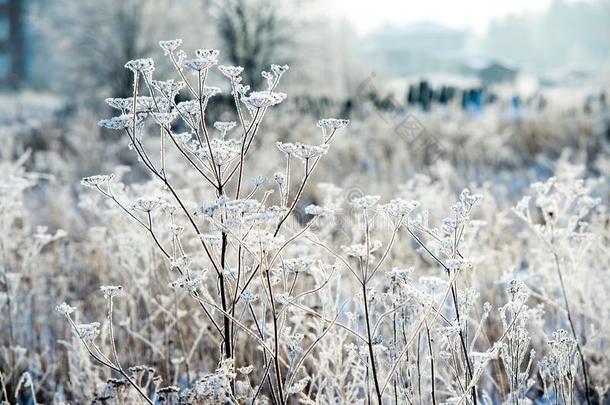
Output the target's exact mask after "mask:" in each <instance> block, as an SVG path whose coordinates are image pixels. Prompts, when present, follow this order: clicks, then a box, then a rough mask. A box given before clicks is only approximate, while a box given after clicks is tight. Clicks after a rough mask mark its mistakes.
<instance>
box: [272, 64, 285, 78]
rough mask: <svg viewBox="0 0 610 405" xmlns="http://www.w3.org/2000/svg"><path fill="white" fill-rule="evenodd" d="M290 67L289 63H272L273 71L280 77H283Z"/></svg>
mask: <svg viewBox="0 0 610 405" xmlns="http://www.w3.org/2000/svg"><path fill="white" fill-rule="evenodd" d="M288 69H289V67H288V65H271V71H272V72H273V73H275V74H276V75H277V77H278V78H280V77H282V75H283V74H284V73H286V72H287V71H288Z"/></svg>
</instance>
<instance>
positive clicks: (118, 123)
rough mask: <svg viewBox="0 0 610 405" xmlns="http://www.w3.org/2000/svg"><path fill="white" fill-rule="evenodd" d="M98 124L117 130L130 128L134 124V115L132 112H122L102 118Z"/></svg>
mask: <svg viewBox="0 0 610 405" xmlns="http://www.w3.org/2000/svg"><path fill="white" fill-rule="evenodd" d="M97 125H99V126H100V127H104V128H108V129H117V130H118V129H125V128H130V127H131V126H132V125H133V116H132V115H131V114H121V115H119V116H117V117H112V118H110V119H107V120H100V121H98V122H97Z"/></svg>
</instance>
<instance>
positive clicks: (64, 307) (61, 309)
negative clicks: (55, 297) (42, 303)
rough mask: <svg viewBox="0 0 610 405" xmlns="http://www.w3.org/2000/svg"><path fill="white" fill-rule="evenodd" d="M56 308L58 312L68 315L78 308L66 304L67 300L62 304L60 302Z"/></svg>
mask: <svg viewBox="0 0 610 405" xmlns="http://www.w3.org/2000/svg"><path fill="white" fill-rule="evenodd" d="M55 310H56V311H57V312H59V313H60V314H63V315H65V316H68V315H70V314H71V313H72V312H74V311H76V308H75V307H72V306H70V305H68V304H66V303H65V302H62V303H61V304H59V305H57V306H56V307H55Z"/></svg>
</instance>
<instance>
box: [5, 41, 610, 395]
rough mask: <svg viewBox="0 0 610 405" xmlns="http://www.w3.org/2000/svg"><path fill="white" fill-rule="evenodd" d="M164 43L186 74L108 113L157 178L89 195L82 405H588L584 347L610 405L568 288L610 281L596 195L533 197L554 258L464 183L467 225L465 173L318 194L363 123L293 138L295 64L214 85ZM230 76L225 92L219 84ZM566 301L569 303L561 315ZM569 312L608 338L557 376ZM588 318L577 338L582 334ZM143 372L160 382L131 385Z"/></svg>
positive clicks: (76, 316)
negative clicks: (319, 179) (287, 126)
mask: <svg viewBox="0 0 610 405" xmlns="http://www.w3.org/2000/svg"><path fill="white" fill-rule="evenodd" d="M160 46H161V48H162V49H163V51H164V53H165V55H166V57H167V60H168V64H169V65H171V66H172V67H173V69H174V71H175V76H174V77H173V78H170V79H169V80H159V79H158V78H157V77H156V76H155V75H156V72H158V71H160V70H161V69H157V66H156V64H155V62H154V61H153V60H152V59H141V60H135V61H131V62H129V63H127V64H126V68H127V69H129V71H130V72H131V73H132V77H133V94H132V96H131V97H127V98H112V99H108V100H107V103H108V105H109V106H110V107H112V108H114V109H116V111H117V115H116V116H115V117H113V118H109V119H105V120H101V121H100V125H101V126H103V127H105V128H109V129H112V130H117V131H120V134H121V135H122V136H123V138H124V140H125V141H126V142H125V143H126V144H127V145H128V147H129V148H130V151H131V152H130V153H132V154H133V155H134V156H135V157H137V159H138V161H139V166H140V168H141V169H144V170H145V171H146V173H148V175H149V178H147V179H144V180H142V179H141V177H140V179H141V181H135V182H134V181H133V178H130V176H128V169H126V168H125V167H117V168H114V169H113V171H114V174H108V175H94V176H90V177H86V178H83V179H82V185H83V186H85V187H86V188H87V189H88V190H86V192H85V193H83V194H82V195H81V196H80V203H79V208H80V209H81V210H82V211H81V212H82V213H83V215H82V217H83V218H85V219H86V221H91V222H95V221H97V222H98V223H100V224H101V226H97V227H90V229H88V231H87V232H86V234H85V235H83V236H82V242H81V243H80V244H79V245H78V249H79V250H78V252H79V253H81V252H84V253H85V254H84V255H82V257H84V258H86V260H87V266H88V268H89V269H90V271H88V272H85V274H86V275H87V277H90V279H87V280H85V281H84V282H83V283H82V284H79V285H86V286H89V285H102V286H101V287H99V288H100V291H99V293H98V294H89V292H88V291H82V292H81V291H78V288H80V287H78V286H73V287H71V288H70V289H69V293H68V294H67V293H66V290H65V289H63V290H62V292H61V293H59V294H58V295H62V298H61V299H63V296H64V295H70V296H71V297H74V298H70V299H68V300H67V301H68V302H69V303H70V305H69V304H60V305H59V306H58V307H57V310H58V311H59V312H60V313H61V314H63V315H64V316H65V317H66V319H67V320H68V324H69V325H70V327H71V328H72V330H73V334H72V335H73V336H72V339H71V340H70V341H62V342H61V346H62V347H65V348H66V352H67V358H68V362H67V363H68V367H69V372H67V373H65V374H68V375H69V376H70V378H69V380H70V384H72V386H73V387H75V388H73V389H72V391H77V390H80V391H82V394H80V395H81V396H77V394H73V393H70V394H69V395H73V396H74V397H76V398H77V399H78V400H81V401H85V400H89V399H92V398H95V399H96V400H98V401H108V402H112V401H116V402H119V403H120V402H125V403H138V402H147V403H248V404H257V403H260V404H262V403H273V404H286V403H296V402H302V403H351V402H353V403H367V402H368V403H433V404H437V403H438V404H440V403H453V404H479V403H482V404H489V403H496V402H505V403H528V401H532V402H534V401H536V400H537V399H540V396H541V395H543V394H544V395H546V396H547V398H548V399H549V400H551V401H552V400H553V399H557V398H561V399H560V400H561V401H566V400H567V401H568V402H569V401H570V400H574V401H578V400H580V399H584V398H585V396H586V395H585V392H587V390H586V389H585V388H584V380H583V379H584V374H582V372H581V371H580V370H579V367H580V368H581V369H582V368H583V367H582V366H581V365H579V364H580V360H581V359H582V357H581V356H577V354H578V349H577V347H578V343H579V342H582V346H583V355H584V357H585V359H586V360H587V361H589V362H590V368H589V370H591V381H592V383H591V385H592V386H595V388H596V390H597V391H598V392H599V393H600V394H599V398H600V400H601V399H603V395H605V394H604V393H605V390H604V384H605V383H607V381H608V378H607V377H606V376H605V374H604V372H605V371H604V370H605V365H607V364H610V360H609V359H608V358H607V356H605V355H604V354H603V353H604V349H607V344H606V343H605V340H604V336H605V335H604V332H605V331H607V330H608V323H607V321H605V318H604V317H603V316H600V317H598V318H596V319H591V318H592V317H591V315H590V308H591V307H592V306H594V307H595V308H596V310H597V311H598V313H600V314H604V313H608V312H607V311H608V307H607V305H604V304H603V303H601V302H597V301H595V302H593V300H592V298H591V297H587V296H586V295H583V294H582V292H581V291H580V289H578V288H575V287H576V286H574V288H570V287H571V286H570V284H569V283H568V284H567V286H568V288H567V289H566V288H563V284H566V283H564V282H561V284H562V285H561V287H560V288H559V289H557V288H555V285H556V282H557V277H555V275H556V274H557V271H558V270H559V271H563V270H564V269H567V268H571V269H572V268H573V270H574V272H575V273H577V274H587V275H592V274H598V273H596V272H599V267H600V266H601V264H602V263H604V260H606V259H607V258H608V253H607V250H606V249H605V248H604V240H605V239H603V233H602V232H603V230H604V229H606V228H604V226H605V225H604V221H605V220H607V214H606V213H605V212H604V211H603V210H602V209H601V205H599V203H600V201H597V200H595V199H594V198H593V197H592V196H593V195H595V193H596V192H597V190H596V189H594V186H595V184H594V182H582V183H580V182H577V181H574V179H572V180H571V181H567V182H562V181H560V180H552V182H553V183H552V184H553V186H552V187H550V188H549V187H547V186H545V185H543V184H535V185H534V186H533V188H534V190H535V191H536V190H539V191H540V192H541V196H542V197H540V201H538V200H537V201H536V207H530V206H529V205H528V206H527V207H525V205H524V204H523V203H521V204H519V206H518V207H517V208H516V212H517V213H518V215H519V216H520V217H522V218H524V219H526V221H527V224H528V225H530V226H531V228H532V229H533V230H534V231H535V232H536V234H537V235H540V236H541V237H540V239H536V238H532V237H531V235H532V234H531V232H527V233H526V232H524V231H523V230H522V227H523V225H522V222H518V221H519V220H517V219H516V218H514V216H511V215H512V214H511V212H510V209H507V207H506V202H505V201H503V200H502V199H501V198H500V197H498V196H497V195H496V194H494V193H493V190H492V189H493V187H494V185H489V184H471V185H469V186H470V190H473V192H470V191H469V189H463V187H461V186H460V188H458V189H457V190H458V191H459V190H460V189H462V190H463V191H462V192H461V193H459V192H458V196H457V202H456V203H455V204H453V205H452V206H450V204H451V203H447V201H453V200H454V199H455V198H456V197H455V190H456V187H457V185H456V184H452V182H453V180H454V179H455V176H456V174H455V173H451V167H450V166H448V165H445V166H443V164H445V162H438V165H436V166H435V168H436V169H438V170H439V171H438V172H437V173H436V175H444V176H446V177H443V176H441V177H440V179H435V178H432V177H430V176H425V175H416V176H413V177H412V178H410V179H409V180H408V182H407V183H406V184H405V185H404V186H402V187H397V186H396V184H395V183H392V182H391V180H389V179H384V178H382V179H380V181H379V182H378V183H379V184H362V185H361V187H363V188H364V186H365V185H366V187H367V188H368V187H370V188H372V192H371V193H370V194H367V193H366V192H364V190H362V189H361V188H360V184H359V187H358V188H352V189H351V190H342V189H340V188H339V187H336V186H333V185H331V184H328V183H322V184H320V185H319V187H318V188H317V189H315V188H312V187H308V184H310V183H311V181H312V178H313V176H314V175H319V174H322V175H323V176H324V177H326V176H329V177H330V176H331V175H332V171H331V170H330V169H329V168H333V167H339V166H341V165H343V164H344V160H343V159H346V158H345V155H340V153H341V150H343V151H346V150H348V151H349V150H350V148H351V147H352V146H353V145H357V147H355V148H356V149H358V153H361V152H362V151H361V150H362V149H368V148H363V147H362V145H361V144H358V143H356V141H354V140H351V139H349V138H347V137H345V133H344V134H342V132H347V130H346V126H348V121H347V120H341V119H332V118H331V119H322V120H320V121H318V124H317V125H318V127H319V130H315V131H310V130H309V132H313V134H311V133H305V132H303V131H300V132H298V131H292V130H291V131H286V133H284V134H280V133H275V132H274V130H273V129H275V128H277V126H278V125H279V124H278V123H279V122H280V121H279V120H278V121H277V122H276V120H273V121H269V119H270V118H275V117H277V116H278V115H277V114H276V115H275V116H272V111H271V110H276V109H277V110H281V109H282V108H284V107H285V106H286V104H287V103H288V102H290V98H289V97H287V96H286V95H285V94H284V93H281V92H280V91H279V90H280V87H279V83H280V81H281V80H284V78H283V76H284V75H288V68H287V66H282V65H272V66H271V68H270V69H269V72H264V73H263V78H264V79H265V80H264V81H265V82H266V84H267V85H266V88H263V89H252V90H251V89H250V88H249V87H248V84H250V83H244V80H243V79H242V77H244V76H243V74H244V70H243V69H242V68H241V67H238V66H218V68H216V66H217V65H218V62H219V58H220V55H219V53H218V52H217V51H215V50H213V49H199V50H197V51H195V52H194V53H193V54H191V55H188V54H187V53H186V52H184V51H182V50H181V49H180V47H181V46H182V43H181V41H180V40H170V41H162V42H161V43H160ZM216 70H218V72H216ZM215 75H216V76H218V77H221V78H223V80H225V81H226V86H222V85H221V84H218V83H213V84H216V85H217V86H218V87H215V86H211V85H210V84H211V83H210V81H212V80H214V76H215ZM280 79H281V80H280ZM227 88H230V99H231V100H232V102H233V105H232V107H234V110H233V111H232V112H231V113H224V114H223V115H221V116H214V117H211V115H212V113H211V112H210V111H212V109H208V107H209V106H210V105H212V104H213V103H215V101H216V100H217V98H218V97H217V95H218V94H219V93H221V92H223V91H224V92H227ZM273 112H275V111H273ZM278 112H280V111H278ZM299 118H300V117H299ZM300 125H303V124H300ZM310 127H313V125H310ZM320 132H321V133H320ZM286 134H288V135H286ZM341 137H343V138H341ZM335 138H337V139H339V140H340V141H339V142H335ZM331 143H332V145H331ZM350 145H351V146H350ZM378 147H379V145H378V144H377V143H375V144H372V145H371V147H370V154H371V156H374V155H373V153H376V148H378ZM259 148H262V150H260V149H259ZM337 149H338V151H337ZM337 152H339V159H334V161H333V159H332V158H330V159H327V156H329V155H330V156H337V155H336V153H337ZM367 152H368V151H367ZM371 156H369V158H371ZM276 162H277V163H276ZM345 162H351V161H350V160H347V159H346V160H345ZM325 165H326V166H325ZM333 165H334V166H333ZM264 167H267V168H269V167H273V169H272V170H264V169H261V168H264ZM443 167H444V171H442V170H441V169H443ZM324 168H326V170H320V169H324ZM340 169H341V170H343V171H345V170H346V168H344V167H341V168H340ZM321 171H322V173H320V172H321ZM136 174H137V173H136ZM249 178H251V180H248V179H249ZM446 179H449V180H446ZM456 183H457V184H460V185H461V183H462V182H456ZM564 183H566V184H565V185H564ZM589 183H590V184H589ZM579 184H580V185H581V186H582V187H583V188H582V189H580V190H578V185H579ZM570 187H576V191H575V193H576V195H577V198H573V197H574V196H573V195H572V192H568V191H569V190H570ZM90 191H93V192H90ZM536 192H538V191H536ZM556 193H560V194H557V195H556ZM562 193H563V194H562ZM566 196H567V197H566ZM591 199H592V201H593V202H591ZM593 203H594V204H593ZM593 205H595V207H593ZM448 206H450V208H449V214H443V213H445V212H446V211H447V210H448ZM524 207H525V208H524ZM530 208H532V209H530ZM584 221H588V222H589V223H588V224H584ZM87 223H89V222H87ZM515 230H517V231H515ZM587 231H589V232H587ZM44 235H47V236H44ZM596 235H602V237H599V236H596ZM60 236H61V235H60ZM37 238H38V239H39V240H41V241H44V240H48V239H49V237H48V232H41V233H40V236H39V237H37ZM539 240H540V242H539ZM45 246H47V245H45ZM75 250H76V249H75ZM89 258H96V261H95V262H93V263H95V265H94V266H89V264H88V260H89ZM74 261H75V262H77V263H80V262H79V261H78V259H74ZM557 262H558V263H559V264H557ZM566 273H568V272H567V271H566ZM75 274H76V273H75ZM562 274H563V273H562ZM568 277H571V276H570V274H567V276H566V278H568ZM604 283H606V282H605V281H604V280H599V281H598V283H597V284H598V286H597V290H596V291H599V289H603V287H604V285H607V284H604ZM121 286H122V287H121ZM507 286H508V288H507ZM97 288H98V287H96V288H95V289H97ZM559 293H561V294H559ZM566 293H567V294H566ZM570 294H572V295H570ZM566 296H567V298H566V299H565V305H563V304H562V303H561V302H559V300H557V298H560V299H561V298H562V297H563V298H565V297H566ZM77 297H80V298H81V300H80V301H79V300H78V298H77ZM61 299H59V297H58V300H61ZM568 302H569V303H570V304H572V303H574V304H572V305H574V307H570V308H569V309H571V310H572V313H573V316H574V318H573V319H572V320H575V321H576V322H578V319H580V318H581V317H586V318H587V319H589V321H590V325H591V328H590V329H588V330H581V331H579V332H578V333H577V334H578V338H575V337H574V336H572V337H571V338H570V336H569V335H568V338H570V339H572V340H570V341H571V342H572V344H571V346H569V347H570V350H569V353H570V356H568V357H565V359H564V360H565V361H564V360H562V361H563V363H566V365H568V364H569V368H566V367H568V366H566V367H563V366H562V368H561V369H552V370H551V371H549V370H550V369H548V367H546V364H547V363H548V362H549V360H548V359H551V358H553V356H554V354H553V353H554V352H557V350H558V348H559V346H558V345H550V346H549V345H547V342H548V341H549V340H553V341H558V340H557V339H555V338H552V339H549V337H547V336H546V331H547V330H555V329H557V327H558V326H557V324H560V326H561V327H563V326H564V325H562V323H563V315H564V314H568V312H569V311H568V312H564V308H566V306H567V303H568ZM103 306H105V307H106V316H105V317H102V316H100V308H102V307H103ZM75 307H76V308H77V309H76V308H75ZM494 308H496V309H497V310H494ZM543 309H544V311H545V312H546V315H545V317H544V318H542V316H541V314H542V313H543ZM574 314H578V316H576V315H574ZM568 317H569V314H568ZM82 319H85V321H84V322H83V321H82ZM95 320H98V321H99V322H95ZM572 320H568V321H567V323H566V325H565V329H572V332H573V331H574V328H573V327H572V328H569V327H568V326H569V325H571V324H572ZM91 321H93V322H91ZM585 337H586V339H584V338H585ZM78 342H80V343H79V344H76V343H78ZM556 346H557V347H556ZM564 346H565V345H564ZM563 352H565V350H564V351H563ZM563 352H562V353H563ZM543 356H547V357H546V358H545V359H546V360H543V361H542V362H539V361H540V360H541V359H542V358H543ZM555 357H557V356H556V355H555ZM553 361H555V360H553ZM91 363H93V364H91ZM139 363H145V364H146V365H145V366H132V367H129V365H132V364H139ZM563 363H562V364H563ZM539 364H540V366H538V365H539ZM549 364H550V363H549ZM95 365H103V366H105V368H95ZM153 367H154V368H153ZM558 370H562V371H561V372H560V371H558ZM566 370H568V371H566ZM21 375H22V373H21V371H20V372H18V373H17V374H13V380H14V381H16V380H17V379H18V377H19V376H21ZM14 376H17V378H15V377H14ZM36 377H37V376H36V375H33V379H34V381H36ZM581 382H583V383H582V384H581ZM556 387H558V389H559V391H557V388H556ZM543 391H544V392H543ZM22 392H23V390H22ZM557 392H559V394H557ZM564 393H565V394H564ZM590 394H591V395H592V393H590ZM564 395H565V396H564ZM58 398H59V399H63V397H61V396H58Z"/></svg>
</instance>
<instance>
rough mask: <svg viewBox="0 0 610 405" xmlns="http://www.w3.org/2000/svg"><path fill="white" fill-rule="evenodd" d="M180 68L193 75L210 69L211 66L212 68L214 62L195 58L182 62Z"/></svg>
mask: <svg viewBox="0 0 610 405" xmlns="http://www.w3.org/2000/svg"><path fill="white" fill-rule="evenodd" d="M182 66H183V67H185V68H187V69H189V70H192V71H193V72H195V73H198V72H201V71H204V70H207V69H209V68H211V67H212V66H214V61H212V60H210V59H200V58H196V59H186V60H184V61H182Z"/></svg>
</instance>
